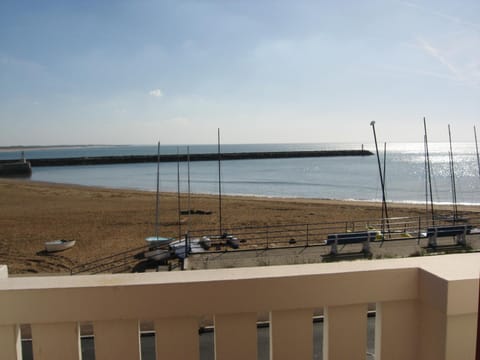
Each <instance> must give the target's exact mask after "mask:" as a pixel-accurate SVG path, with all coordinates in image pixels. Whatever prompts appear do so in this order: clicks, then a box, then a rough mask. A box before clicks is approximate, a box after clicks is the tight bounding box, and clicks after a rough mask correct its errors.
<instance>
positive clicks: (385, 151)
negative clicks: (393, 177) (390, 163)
mask: <svg viewBox="0 0 480 360" xmlns="http://www.w3.org/2000/svg"><path fill="white" fill-rule="evenodd" d="M383 179H384V182H386V181H387V143H386V142H385V143H383ZM384 212H385V211H384V208H383V206H382V219H383V215H384V214H383V213H384ZM385 216H386V215H385Z"/></svg>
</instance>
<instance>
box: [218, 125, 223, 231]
mask: <svg viewBox="0 0 480 360" xmlns="http://www.w3.org/2000/svg"><path fill="white" fill-rule="evenodd" d="M217 143H218V221H219V226H220V236H221V235H222V234H223V226H222V169H221V165H222V153H221V151H220V128H218V132H217Z"/></svg>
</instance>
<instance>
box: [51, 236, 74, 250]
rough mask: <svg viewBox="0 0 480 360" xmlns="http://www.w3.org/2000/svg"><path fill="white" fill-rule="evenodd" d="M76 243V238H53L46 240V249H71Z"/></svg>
mask: <svg viewBox="0 0 480 360" xmlns="http://www.w3.org/2000/svg"><path fill="white" fill-rule="evenodd" d="M74 245H75V240H64V239H61V240H53V241H47V242H45V250H46V251H47V252H56V251H62V250H66V249H70V248H71V247H73V246H74Z"/></svg>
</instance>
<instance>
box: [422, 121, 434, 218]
mask: <svg viewBox="0 0 480 360" xmlns="http://www.w3.org/2000/svg"><path fill="white" fill-rule="evenodd" d="M423 129H424V132H425V135H424V140H425V156H426V159H425V162H426V164H425V165H426V171H427V173H426V176H425V181H426V183H425V188H426V187H427V183H428V185H429V190H430V212H431V214H432V225H435V214H434V211H433V192H432V170H431V168H430V153H429V152H428V137H427V121H426V120H425V117H423ZM425 196H428V191H427V192H426V195H425ZM427 199H428V197H427ZM427 201H428V200H427Z"/></svg>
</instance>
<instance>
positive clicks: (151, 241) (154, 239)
mask: <svg viewBox="0 0 480 360" xmlns="http://www.w3.org/2000/svg"><path fill="white" fill-rule="evenodd" d="M173 240H175V239H174V238H169V237H162V236H149V237H147V238H145V241H146V242H147V244H148V245H149V246H150V248H155V247H159V246H162V245H166V244H169V243H171V242H172V241H173Z"/></svg>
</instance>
